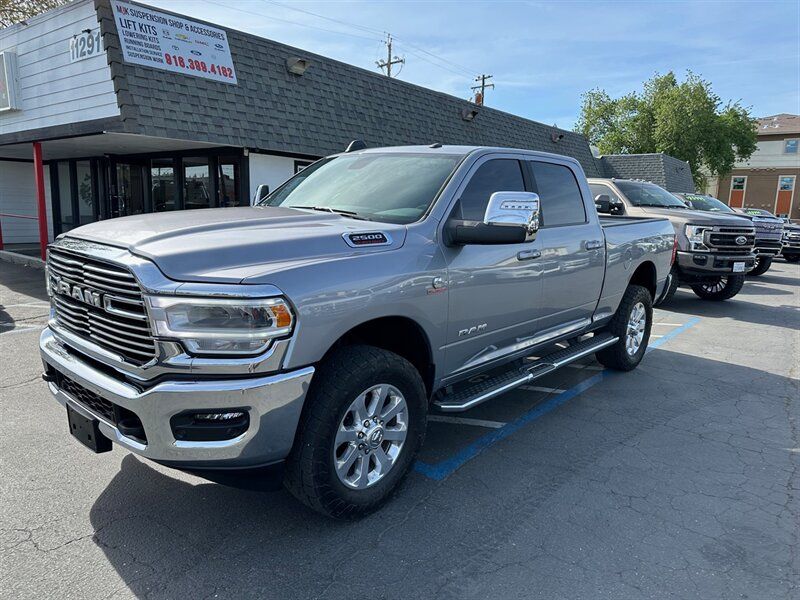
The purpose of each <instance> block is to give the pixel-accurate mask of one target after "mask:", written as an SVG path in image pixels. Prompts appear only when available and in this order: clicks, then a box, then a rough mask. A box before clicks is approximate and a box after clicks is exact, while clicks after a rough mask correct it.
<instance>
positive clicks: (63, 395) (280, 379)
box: [39, 328, 314, 469]
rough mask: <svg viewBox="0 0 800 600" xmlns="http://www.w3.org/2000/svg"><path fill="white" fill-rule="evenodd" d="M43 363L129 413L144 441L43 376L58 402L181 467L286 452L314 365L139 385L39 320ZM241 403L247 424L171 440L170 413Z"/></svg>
mask: <svg viewBox="0 0 800 600" xmlns="http://www.w3.org/2000/svg"><path fill="white" fill-rule="evenodd" d="M39 349H40V352H41V356H42V360H43V361H44V363H45V369H46V370H49V369H55V370H57V371H59V372H60V373H61V374H62V375H64V376H66V377H67V378H69V379H71V380H72V381H73V382H75V383H77V384H78V385H80V386H83V387H84V388H86V389H87V390H89V391H90V392H93V393H94V394H97V395H98V396H100V397H101V398H102V399H104V400H106V401H108V402H111V403H112V404H115V405H117V406H119V407H122V408H123V409H125V410H128V411H131V412H132V413H134V414H135V415H136V416H137V417H138V418H139V419H140V420H141V424H142V426H143V428H144V431H145V434H146V438H147V439H146V443H143V442H142V441H140V440H138V439H134V438H132V437H127V436H125V435H123V434H122V433H121V432H120V429H118V428H117V426H116V425H115V423H114V422H113V419H109V418H108V417H107V416H103V414H101V413H100V412H99V411H97V410H93V409H92V408H91V407H89V406H88V405H87V404H86V403H83V402H81V401H80V400H79V399H77V398H76V397H73V396H72V395H71V394H70V393H68V392H67V391H65V390H64V389H62V388H59V387H58V385H57V384H56V383H55V382H54V381H49V382H48V385H49V387H50V391H51V392H52V393H53V395H54V396H55V398H56V400H58V401H59V402H60V403H61V404H62V405H64V406H66V405H67V404H69V405H70V406H71V407H72V408H73V409H74V410H76V411H78V412H79V413H81V414H83V415H84V416H86V417H89V418H93V419H97V420H98V421H99V424H100V431H101V432H102V433H103V435H105V436H106V437H108V438H109V439H110V440H112V441H113V442H116V443H117V444H119V445H120V446H123V447H125V448H127V449H128V450H130V451H131V452H134V453H136V454H139V455H140V456H143V457H145V458H149V459H151V460H154V461H157V462H161V463H165V464H169V465H170V466H175V467H179V468H185V469H192V468H196V469H213V468H247V467H256V466H260V465H265V464H269V463H272V462H275V461H279V460H281V459H283V458H285V457H286V456H287V455H288V453H289V451H290V450H291V447H292V444H293V442H294V435H295V431H296V429H297V424H298V422H299V419H300V412H301V410H302V407H303V402H304V401H305V396H306V393H307V391H308V387H309V385H310V383H311V378H312V377H313V375H314V368H313V367H306V368H303V369H298V370H296V371H292V372H288V373H282V374H277V375H270V376H260V377H252V378H246V379H227V380H226V379H215V380H207V381H203V380H176V381H164V382H161V383H157V384H156V385H154V386H152V387H150V388H148V389H144V390H142V389H139V388H137V387H134V386H133V385H130V384H128V383H125V382H123V381H120V380H119V379H116V378H115V377H113V376H111V375H109V374H107V373H106V372H104V371H102V370H100V369H98V368H96V367H95V366H94V365H93V364H92V363H91V362H89V361H87V360H83V359H82V358H81V357H80V356H79V355H77V354H76V353H74V352H72V351H70V350H69V349H68V348H67V347H66V346H65V345H64V344H62V343H61V342H60V341H59V339H58V338H57V337H56V336H55V335H54V334H53V332H52V331H50V329H49V328H45V330H44V331H43V332H42V335H41V337H40V340H39ZM233 408H236V409H245V410H246V411H247V412H248V414H249V422H250V425H249V428H248V429H247V431H245V432H244V433H243V434H241V435H240V436H238V437H235V438H233V439H230V440H224V441H185V440H177V439H175V436H174V435H173V433H172V428H171V425H170V419H171V418H172V417H173V416H174V415H176V414H178V413H182V412H185V411H193V410H199V411H203V410H206V411H209V410H210V411H216V410H220V409H223V410H224V409H233Z"/></svg>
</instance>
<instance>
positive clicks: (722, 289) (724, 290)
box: [692, 275, 744, 301]
mask: <svg viewBox="0 0 800 600" xmlns="http://www.w3.org/2000/svg"><path fill="white" fill-rule="evenodd" d="M743 285H744V275H723V276H721V277H718V278H717V279H716V280H713V281H710V282H708V283H697V284H695V285H693V286H692V291H693V292H694V293H695V294H697V296H698V297H700V298H702V299H703V300H717V301H719V300H729V299H731V298H733V297H734V296H735V295H736V294H738V293H739V291H740V290H741V289H742V286H743Z"/></svg>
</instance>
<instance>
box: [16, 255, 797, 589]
mask: <svg viewBox="0 0 800 600" xmlns="http://www.w3.org/2000/svg"><path fill="white" fill-rule="evenodd" d="M47 314H48V310H47V305H46V296H45V293H44V285H43V276H42V273H41V271H34V270H31V269H28V268H25V267H20V266H17V265H11V264H8V263H2V262H0V356H2V368H1V369H0V393H1V394H2V399H0V407H2V410H3V418H2V419H0V597H2V598H18V597H25V598H44V597H74V598H99V597H113V596H115V597H155V598H174V597H191V598H200V597H209V598H214V597H219V598H227V597H237V598H240V597H259V598H281V599H288V598H372V599H379V598H403V599H406V598H434V597H435V598H487V597H492V598H547V599H557V598H592V599H598V598H626V599H627V598H752V599H771V598H798V597H800V546H799V545H798V538H799V537H800V267H799V266H798V265H789V264H786V263H784V262H776V263H775V264H774V266H773V267H772V269H771V270H770V271H769V272H768V273H767V274H766V275H765V276H762V277H759V278H757V279H753V280H750V281H748V283H747V284H746V286H745V288H744V289H743V291H742V293H741V294H740V295H739V296H737V297H736V298H735V299H734V300H731V301H729V302H724V303H709V302H702V301H700V300H699V299H697V298H696V297H695V296H694V295H693V294H692V293H691V292H688V291H683V290H681V291H679V292H678V294H677V295H676V298H675V299H674V300H673V302H671V303H670V305H669V306H668V307H667V308H666V309H665V310H657V311H656V324H655V326H654V328H653V334H654V336H655V337H654V339H652V340H651V344H652V346H653V350H652V351H651V352H650V354H649V355H648V356H647V357H646V358H645V360H644V362H643V363H642V365H641V366H640V367H639V368H638V369H637V370H636V371H633V372H631V373H627V374H618V373H611V372H608V371H604V370H602V369H601V367H600V366H599V365H598V364H597V363H596V362H593V361H588V360H585V361H584V362H583V363H582V364H581V365H579V368H567V369H563V370H562V371H560V372H556V373H555V374H554V375H552V376H549V377H547V378H545V379H542V380H538V381H537V382H536V384H537V385H536V387H532V388H528V389H518V390H516V391H513V392H510V393H508V394H506V395H505V396H503V397H502V398H500V399H497V400H495V401H493V402H491V403H489V404H486V405H483V406H480V407H477V408H475V409H473V410H471V411H469V412H467V413H463V414H459V415H448V416H446V417H442V416H435V417H434V418H432V419H431V422H430V424H429V427H428V436H427V442H426V446H425V448H424V450H423V453H422V455H421V456H420V460H419V462H418V463H417V464H416V466H415V469H414V472H413V473H412V474H411V475H410V477H409V478H408V479H407V481H406V483H405V484H404V486H403V487H402V488H401V490H400V492H399V494H398V495H397V496H396V497H395V498H394V500H393V501H392V502H391V503H390V504H389V505H388V506H386V507H385V508H384V509H383V510H381V511H379V512H378V513H376V514H373V515H371V516H370V517H368V518H366V519H363V520H362V521H359V522H355V523H347V522H334V521H330V520H327V519H325V518H323V517H320V516H318V515H316V514H315V513H312V512H310V511H309V510H307V509H306V508H304V507H303V506H301V505H300V504H299V503H297V502H296V501H294V500H293V499H292V498H291V497H290V496H289V495H288V494H287V493H285V492H273V493H263V492H250V491H242V490H237V489H233V488H227V487H223V486H220V485H216V484H212V483H208V482H206V481H204V480H201V479H198V478H195V477H192V476H189V475H184V474H180V473H177V472H173V471H170V470H169V469H166V468H162V467H159V466H156V465H153V464H150V463H146V462H143V461H142V460H140V459H138V458H136V457H135V456H133V455H131V454H128V453H127V452H125V451H123V450H121V449H119V448H115V450H114V452H112V453H107V454H102V455H93V454H91V453H89V452H88V451H87V450H85V449H84V448H83V447H82V446H80V445H79V444H78V443H77V442H76V441H74V440H73V439H71V438H70V436H69V432H68V430H67V426H66V415H65V412H64V410H63V409H62V408H61V407H60V406H59V405H57V404H56V403H55V401H53V400H52V399H51V398H50V396H49V393H48V392H47V389H46V386H45V384H44V383H43V382H42V381H41V380H40V379H39V374H40V370H41V363H40V361H39V357H38V349H37V339H38V331H40V330H41V327H42V326H43V324H44V323H45V321H46V317H47ZM454 416H455V417H456V418H455V419H454V418H453V417H454Z"/></svg>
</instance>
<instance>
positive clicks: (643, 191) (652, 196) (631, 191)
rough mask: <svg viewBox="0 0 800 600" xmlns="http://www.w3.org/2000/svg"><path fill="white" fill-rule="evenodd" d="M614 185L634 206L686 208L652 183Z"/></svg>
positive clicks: (640, 182)
mask: <svg viewBox="0 0 800 600" xmlns="http://www.w3.org/2000/svg"><path fill="white" fill-rule="evenodd" d="M614 183H615V184H616V186H617V187H618V188H619V189H620V190H621V191H622V193H623V194H625V197H626V198H627V199H628V201H629V202H630V203H631V204H633V205H634V206H658V207H661V208H687V207H686V205H685V204H684V203H683V202H681V201H680V200H678V199H677V198H676V197H675V196H673V195H672V194H670V193H669V192H668V191H667V190H665V189H664V188H661V187H658V186H657V185H655V184H654V183H645V182H643V181H615V182H614Z"/></svg>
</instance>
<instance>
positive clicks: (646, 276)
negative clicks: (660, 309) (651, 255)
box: [628, 260, 657, 300]
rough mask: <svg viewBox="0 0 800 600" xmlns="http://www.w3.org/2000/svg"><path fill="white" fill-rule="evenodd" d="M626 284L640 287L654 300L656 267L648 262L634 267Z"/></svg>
mask: <svg viewBox="0 0 800 600" xmlns="http://www.w3.org/2000/svg"><path fill="white" fill-rule="evenodd" d="M628 284H629V285H640V286H642V287H643V288H645V289H646V290H647V291H649V292H650V296H651V297H652V298H653V300H655V298H656V287H657V277H656V266H655V265H654V264H653V263H652V262H651V261H649V260H646V261H644V262H642V263H641V264H640V265H639V266H637V267H636V270H635V271H634V272H633V275H631V278H630V280H629V281H628Z"/></svg>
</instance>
